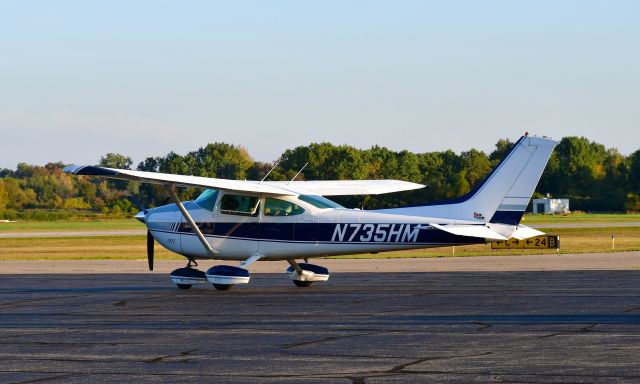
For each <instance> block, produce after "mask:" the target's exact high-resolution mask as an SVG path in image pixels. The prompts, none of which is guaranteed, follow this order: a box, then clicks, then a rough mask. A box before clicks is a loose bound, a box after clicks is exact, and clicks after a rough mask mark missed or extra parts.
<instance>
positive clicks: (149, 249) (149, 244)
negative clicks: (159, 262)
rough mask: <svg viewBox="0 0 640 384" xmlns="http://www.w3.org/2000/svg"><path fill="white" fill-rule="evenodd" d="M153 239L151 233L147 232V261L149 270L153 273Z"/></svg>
mask: <svg viewBox="0 0 640 384" xmlns="http://www.w3.org/2000/svg"><path fill="white" fill-rule="evenodd" d="M154 242H155V239H154V238H153V235H152V234H151V231H147V260H148V261H149V270H150V271H153V245H154Z"/></svg>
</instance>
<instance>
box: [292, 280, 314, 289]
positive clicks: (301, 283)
mask: <svg viewBox="0 0 640 384" xmlns="http://www.w3.org/2000/svg"><path fill="white" fill-rule="evenodd" d="M292 281H293V284H295V285H296V287H300V288H304V287H309V286H311V283H313V281H302V280H292Z"/></svg>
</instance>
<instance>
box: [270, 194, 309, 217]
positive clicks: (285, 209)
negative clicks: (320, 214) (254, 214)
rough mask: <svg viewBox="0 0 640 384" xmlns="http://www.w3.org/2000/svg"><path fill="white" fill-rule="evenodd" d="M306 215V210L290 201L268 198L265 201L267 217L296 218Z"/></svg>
mask: <svg viewBox="0 0 640 384" xmlns="http://www.w3.org/2000/svg"><path fill="white" fill-rule="evenodd" d="M303 213H304V208H302V207H300V206H298V205H296V204H294V203H291V202H289V201H285V200H280V199H274V198H272V197H267V198H266V199H264V215H265V216H295V215H301V214H303Z"/></svg>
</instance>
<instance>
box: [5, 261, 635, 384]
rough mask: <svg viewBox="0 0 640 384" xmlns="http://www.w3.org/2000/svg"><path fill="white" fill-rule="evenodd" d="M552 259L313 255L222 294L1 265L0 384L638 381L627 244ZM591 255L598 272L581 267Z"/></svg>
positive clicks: (148, 277) (159, 280) (99, 269)
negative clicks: (304, 274) (623, 248)
mask: <svg viewBox="0 0 640 384" xmlns="http://www.w3.org/2000/svg"><path fill="white" fill-rule="evenodd" d="M545 256H546V255H545ZM551 256H554V255H551ZM555 256H557V255H555ZM563 257H565V256H564V255H563V256H557V259H551V260H552V261H551V262H549V261H548V264H549V266H548V267H547V268H544V269H540V270H526V269H523V268H520V267H518V266H517V265H516V264H514V265H515V267H514V268H512V269H514V271H510V270H509V268H508V264H509V263H510V260H515V259H509V258H506V259H504V258H501V257H494V259H503V260H504V261H503V262H501V263H499V264H496V263H495V262H494V264H493V265H494V266H498V265H499V266H500V267H499V268H491V267H488V268H485V270H473V269H472V268H470V267H468V268H466V269H471V270H464V269H465V268H456V267H449V268H447V270H440V271H437V272H433V271H430V270H429V268H430V267H425V265H430V266H431V267H433V266H434V264H420V263H415V264H413V271H408V270H409V269H411V267H410V266H411V265H412V264H411V262H412V260H406V259H405V260H393V261H389V260H346V261H341V260H339V261H338V260H321V261H318V263H319V264H323V265H327V264H330V265H331V267H330V268H332V276H331V279H330V280H329V282H327V283H324V284H316V285H313V286H312V287H310V288H296V287H295V286H294V285H293V284H291V282H290V281H289V280H288V277H287V276H286V275H285V274H283V273H266V272H263V273H254V274H253V275H252V279H251V283H250V284H248V285H246V286H238V287H234V289H232V290H231V291H226V292H221V291H216V290H214V289H213V288H212V287H210V286H209V285H202V286H197V287H194V288H192V289H190V290H187V291H182V290H178V289H177V288H175V287H174V286H172V285H171V284H170V283H169V280H168V278H167V274H166V273H165V271H164V270H165V269H168V268H170V267H172V265H171V264H170V263H164V264H163V263H160V264H159V266H158V268H157V269H160V270H161V272H154V273H149V272H144V269H143V268H142V267H143V266H144V262H142V261H141V262H138V264H122V265H126V266H127V268H129V269H127V270H126V271H122V272H126V273H114V272H113V269H117V265H118V263H119V262H112V263H106V264H105V263H104V262H82V263H76V265H80V267H76V269H75V270H72V271H70V272H68V273H65V272H64V271H61V270H56V273H52V274H46V273H29V271H28V269H29V268H28V266H29V265H33V266H35V265H36V264H37V263H32V264H29V263H26V264H25V263H23V264H19V263H8V262H3V263H0V272H1V273H2V275H0V383H107V382H108V383H112V382H135V383H157V382H170V383H206V382H215V383H247V382H267V383H397V382H411V383H414V382H437V383H449V382H451V383H459V382H464V383H486V382H509V383H512V382H517V383H552V382H553V383H612V382H628V383H637V382H640V270H639V269H637V268H638V267H634V266H633V264H634V263H635V262H637V261H638V259H639V255H638V253H626V254H623V255H622V256H618V258H616V257H613V258H611V256H610V254H609V255H606V254H605V255H595V256H593V255H592V256H589V255H586V256H581V255H576V256H574V258H573V259H572V260H573V262H574V263H575V265H576V268H570V266H567V265H566V264H562V263H563V262H564V263H566V260H565V261H562V260H564V259H563ZM589 257H590V258H591V259H589ZM607 258H609V259H607ZM465 259H474V260H472V261H471V262H469V261H464V262H465V263H480V264H481V263H482V261H486V260H488V258H465ZM521 259H525V260H530V261H531V262H532V263H534V264H535V262H534V261H533V260H535V256H527V257H521ZM595 259H598V260H600V259H602V261H601V262H602V263H604V264H606V265H607V268H606V269H607V270H604V269H602V270H601V269H590V268H589V266H587V267H585V268H583V264H589V263H592V264H589V265H591V266H597V265H599V264H597V263H595V261H593V260H595ZM623 259H632V260H634V261H633V262H631V263H628V264H620V265H619V266H618V264H619V263H622V260H623ZM449 260H460V259H459V258H455V259H449ZM553 260H558V262H559V263H561V264H562V265H564V270H554V269H556V266H555V265H554V264H553ZM584 260H586V261H584ZM589 260H592V261H589ZM489 261H490V260H489ZM436 262H437V260H436ZM92 263H93V264H92ZM449 263H452V264H448V265H454V264H455V262H451V261H449ZM461 263H462V261H461ZM264 264H265V265H267V267H265V268H267V269H269V268H274V269H278V270H279V269H284V267H285V265H284V264H283V265H279V264H270V263H264ZM92 265H93V266H94V267H95V268H94V267H92ZM105 265H106V267H105ZM131 265H134V266H137V268H139V272H137V271H133V270H131V269H130V266H131ZM358 265H359V266H360V269H361V271H360V272H358V271H356V270H357V269H358V267H357V266H358ZM468 265H470V264H467V266H468ZM489 265H492V264H490V263H489ZM25 266H26V267H25ZM380 266H382V267H380ZM393 266H395V267H393ZM36 269H37V268H36ZM92 269H95V271H94V272H91V270H92ZM441 269H444V268H443V267H441ZM477 269H480V268H477ZM378 270H379V271H378ZM82 271H85V273H82ZM376 271H377V272H376ZM108 272H111V273H108Z"/></svg>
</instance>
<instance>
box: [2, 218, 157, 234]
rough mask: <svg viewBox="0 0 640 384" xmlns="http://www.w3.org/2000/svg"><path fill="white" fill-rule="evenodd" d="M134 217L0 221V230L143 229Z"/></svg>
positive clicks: (142, 225)
mask: <svg viewBox="0 0 640 384" xmlns="http://www.w3.org/2000/svg"><path fill="white" fill-rule="evenodd" d="M144 228H145V227H144V224H142V223H141V222H139V221H138V220H135V219H104V220H92V221H19V222H15V223H4V222H3V223H0V233H1V232H52V231H105V230H121V229H144Z"/></svg>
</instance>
